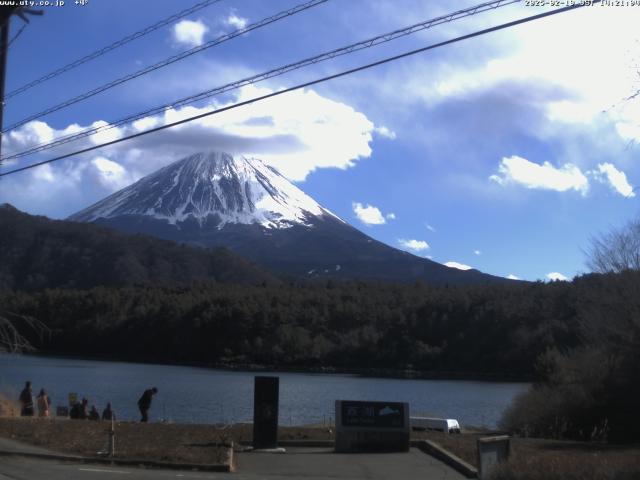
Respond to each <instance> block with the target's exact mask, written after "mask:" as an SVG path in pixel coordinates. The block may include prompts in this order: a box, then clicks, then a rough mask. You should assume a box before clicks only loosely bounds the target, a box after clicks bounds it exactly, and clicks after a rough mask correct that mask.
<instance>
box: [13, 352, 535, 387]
mask: <svg viewBox="0 0 640 480" xmlns="http://www.w3.org/2000/svg"><path fill="white" fill-rule="evenodd" d="M24 355H27V356H31V357H48V358H61V359H68V360H91V361H101V362H126V363H138V364H141V365H165V366H180V367H195V368H207V369H212V370H223V371H229V372H255V373H264V372H271V373H302V374H310V375H353V376H358V377H364V378H385V379H399V380H463V381H477V382H501V383H531V382H533V381H534V378H533V376H531V375H525V374H510V373H504V372H502V373H495V372H451V371H437V370H435V371H434V370H432V371H424V370H413V369H404V370H403V369H393V368H388V369H383V368H340V367H332V366H308V365H307V366H292V365H284V366H283V365H260V364H253V363H232V362H221V363H207V362H170V361H166V360H163V359H157V358H156V359H144V358H130V357H119V356H115V355H109V356H100V355H97V356H96V355H73V354H65V353H58V352H49V351H36V352H26V353H24Z"/></svg>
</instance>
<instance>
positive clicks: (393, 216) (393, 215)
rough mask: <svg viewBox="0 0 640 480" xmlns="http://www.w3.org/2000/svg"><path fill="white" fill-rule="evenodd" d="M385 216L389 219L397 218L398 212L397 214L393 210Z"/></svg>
mask: <svg viewBox="0 0 640 480" xmlns="http://www.w3.org/2000/svg"><path fill="white" fill-rule="evenodd" d="M384 217H385V218H386V219H387V220H395V219H396V214H395V213H393V212H392V213H387V214H386V215H385V216H384Z"/></svg>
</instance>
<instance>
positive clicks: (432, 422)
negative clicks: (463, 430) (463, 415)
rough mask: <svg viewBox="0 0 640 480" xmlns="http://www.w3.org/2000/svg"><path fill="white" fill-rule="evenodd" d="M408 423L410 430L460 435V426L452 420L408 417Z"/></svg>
mask: <svg viewBox="0 0 640 480" xmlns="http://www.w3.org/2000/svg"><path fill="white" fill-rule="evenodd" d="M409 422H410V424H411V429H412V430H436V431H438V432H444V433H460V424H459V423H458V421H457V420H455V419H453V418H429V417H410V419H409Z"/></svg>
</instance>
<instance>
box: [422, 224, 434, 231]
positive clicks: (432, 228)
mask: <svg viewBox="0 0 640 480" xmlns="http://www.w3.org/2000/svg"><path fill="white" fill-rule="evenodd" d="M425 227H426V228H427V230H429V231H430V232H435V231H436V229H435V227H432V226H431V225H429V224H428V223H426V224H425Z"/></svg>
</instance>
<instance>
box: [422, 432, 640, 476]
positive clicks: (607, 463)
mask: <svg viewBox="0 0 640 480" xmlns="http://www.w3.org/2000/svg"><path fill="white" fill-rule="evenodd" d="M424 436H425V437H427V438H430V439H431V440H434V441H436V442H437V443H438V444H440V445H441V446H442V447H444V448H445V449H447V450H449V451H450V452H452V453H453V454H455V455H457V456H458V457H460V458H462V459H463V460H465V461H466V462H468V463H470V464H471V465H474V466H476V467H477V446H476V442H477V440H478V438H479V437H483V436H486V434H485V433H480V432H468V433H465V434H463V435H442V434H434V433H427V434H426V435H424ZM638 479H640V445H610V444H604V443H587V442H565V441H557V440H545V439H534V438H512V439H511V459H510V460H509V462H507V463H506V464H504V465H503V466H501V468H499V470H498V471H496V472H495V474H494V476H493V477H492V480H638Z"/></svg>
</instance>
